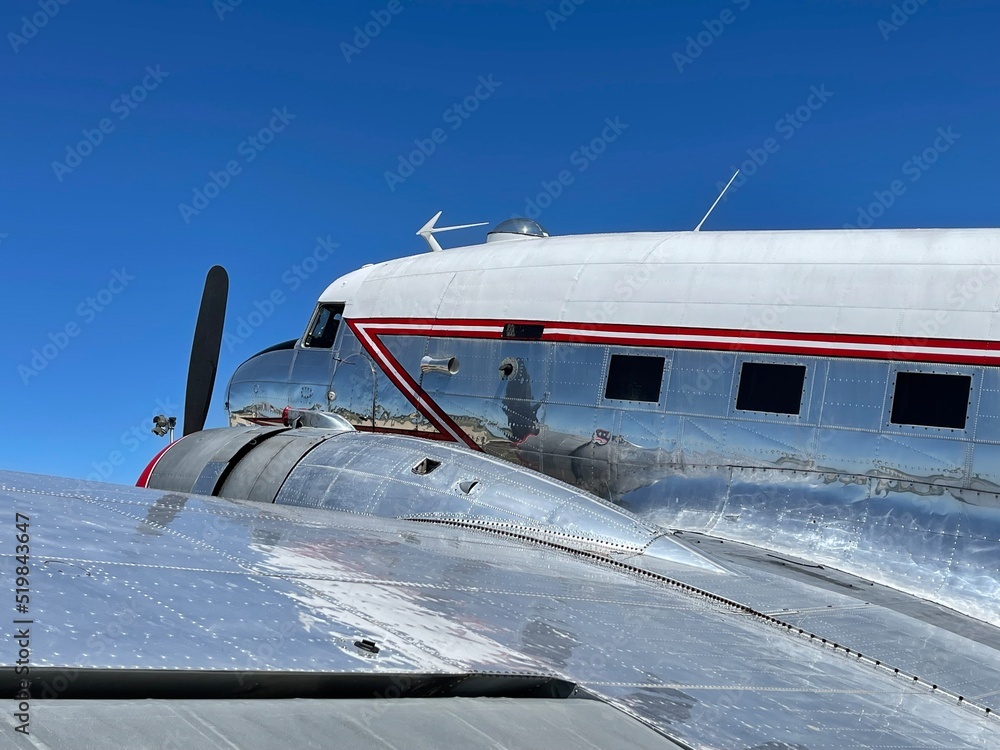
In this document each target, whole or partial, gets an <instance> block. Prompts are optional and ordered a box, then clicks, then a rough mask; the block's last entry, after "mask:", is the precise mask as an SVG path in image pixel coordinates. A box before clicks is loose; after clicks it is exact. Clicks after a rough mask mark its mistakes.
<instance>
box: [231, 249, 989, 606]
mask: <svg viewBox="0 0 1000 750" xmlns="http://www.w3.org/2000/svg"><path fill="white" fill-rule="evenodd" d="M998 256H1000V232H997V231H995V230H963V231H947V230H934V231H930V230H928V231H926V232H915V231H910V232H894V231H887V232H811V233H810V232H785V233H782V232H772V233H713V234H712V235H707V236H698V235H692V234H691V233H683V234H681V233H677V234H664V235H621V236H613V235H605V236H592V237H582V238H572V237H570V238H551V239H545V240H527V241H512V242H506V243H496V245H495V246H492V245H490V244H488V245H484V246H478V247H471V248H463V249H459V250H453V251H447V252H444V253H434V254H430V255H425V256H416V257H415V258H406V259H402V260H400V261H394V262H390V263H386V264H380V265H379V266H374V267H371V268H366V269H362V271H359V272H357V273H355V274H351V275H349V276H347V277H344V279H341V280H338V281H337V282H335V283H334V284H333V285H331V287H330V288H329V289H328V290H327V291H326V292H325V293H324V295H323V297H322V298H321V303H323V302H333V301H338V302H344V303H346V309H345V312H344V318H345V321H346V322H345V324H342V325H341V327H340V330H339V332H338V334H337V338H336V342H335V343H334V345H333V347H332V349H322V350H321V349H310V348H307V347H303V346H302V345H301V343H302V342H301V341H300V342H299V343H298V344H296V346H295V348H294V349H289V350H285V351H277V352H270V353H267V354H263V355H261V356H259V357H256V358H253V359H251V360H249V361H248V362H247V363H245V364H244V365H243V366H242V367H241V368H240V369H239V370H238V371H237V373H236V374H235V375H234V377H233V381H232V383H231V385H230V393H229V410H230V415H231V419H232V421H233V422H245V421H267V420H273V419H277V418H279V417H280V414H281V411H282V409H283V408H284V407H285V406H292V407H293V408H296V409H314V410H318V411H329V412H333V413H336V414H338V415H340V416H342V417H344V418H346V419H348V420H349V421H351V422H352V423H354V424H355V425H356V426H357V427H358V428H359V429H375V430H377V431H388V432H400V433H405V434H418V435H422V436H425V437H429V438H434V439H442V440H449V441H457V442H464V443H465V444H467V445H468V446H469V447H470V448H473V449H479V450H483V451H486V452H488V453H490V454H493V455H496V456H499V457H502V458H505V459H508V460H510V461H513V462H516V463H520V464H523V465H526V466H529V467H531V468H534V469H537V470H539V471H542V472H544V473H546V474H549V475H551V476H553V477H556V478H558V479H561V480H564V481H567V482H569V483H572V484H574V485H576V486H578V487H581V488H584V489H587V490H590V491H591V492H594V493H595V494H597V495H599V496H602V497H605V498H608V499H611V500H613V501H614V502H616V503H618V504H620V505H622V506H623V507H625V508H626V509H628V510H631V511H633V512H634V513H636V514H638V515H640V516H642V517H643V519H644V520H646V521H647V522H651V523H655V524H657V525H659V526H662V527H665V528H674V529H685V530H693V531H702V532H707V533H711V534H713V535H715V536H718V537H723V538H729V539H735V540H739V541H744V542H748V543H752V544H755V545H758V546H762V547H767V548H770V549H774V550H778V551H780V552H782V553H785V554H794V555H800V556H802V557H806V558H808V559H810V560H812V561H814V562H816V563H827V564H831V565H835V566H837V567H840V568H842V569H847V570H850V571H853V572H857V573H860V574H862V575H865V576H866V577H867V578H870V579H872V580H876V581H882V582H885V583H889V584H892V585H894V586H897V587H900V588H902V589H904V590H908V591H911V592H913V593H916V594H918V595H921V596H926V597H928V598H932V599H935V600H937V601H941V602H942V603H945V604H949V605H951V606H955V607H957V608H959V609H961V610H962V611H965V612H968V613H970V614H973V615H974V616H980V617H982V618H984V619H987V620H991V621H994V622H996V621H997V620H998V618H1000V610H998V605H997V603H996V602H997V601H998V600H1000V573H998V555H997V540H998V539H1000V460H998V456H1000V403H998V398H997V395H998V394H1000V368H998V367H997V364H998V363H1000V351H998V350H997V345H996V344H995V343H994V339H995V338H996V334H995V332H996V331H997V330H1000V316H998V309H1000V308H998V304H997V300H998V294H997V290H996V284H995V280H996V275H995V273H994V271H993V268H994V259H996V258H997V257H998ZM515 323H516V324H521V325H529V324H530V326H534V328H531V329H529V330H528V332H527V334H525V330H526V329H519V330H516V331H515V330H512V329H510V328H508V326H509V325H510V324H515ZM518 334H521V335H518ZM526 338H529V339H531V340H525V339H526ZM616 354H618V355H621V354H627V355H640V356H651V357H662V358H663V361H664V368H663V375H662V381H661V383H660V388H659V397H658V399H657V400H656V401H645V402H639V401H630V400H623V399H615V398H609V397H608V395H607V390H606V383H607V381H608V377H609V366H610V362H611V358H612V357H613V356H614V355H616ZM426 357H430V358H432V359H434V360H439V359H450V358H456V359H457V360H458V362H459V364H460V369H459V371H458V372H457V373H455V374H450V373H449V372H447V371H445V370H443V368H434V367H426V366H425V367H424V368H423V369H422V368H421V361H422V360H424V358H426ZM369 362H371V363H372V364H373V365H374V366H373V367H370V366H369V364H368V363H369ZM745 362H765V363H781V364H793V365H797V366H804V367H805V368H806V370H805V372H806V374H805V379H804V385H803V391H802V398H801V404H800V408H799V413H798V414H795V415H789V414H778V413H766V412H760V411H748V410H741V409H738V408H737V389H738V386H739V378H740V373H741V368H742V365H743V364H744V363H745ZM505 367H506V369H505ZM900 371H905V372H927V373H940V374H952V375H956V374H960V375H968V376H970V377H971V388H970V393H969V407H968V412H967V417H966V421H965V425H964V428H962V429H956V428H944V427H928V426H913V425H907V424H898V423H894V422H893V421H892V420H891V419H890V415H891V410H892V398H893V383H894V382H895V379H896V375H897V373H898V372H900ZM373 403H374V405H375V408H374V413H373V409H372V404H373Z"/></svg>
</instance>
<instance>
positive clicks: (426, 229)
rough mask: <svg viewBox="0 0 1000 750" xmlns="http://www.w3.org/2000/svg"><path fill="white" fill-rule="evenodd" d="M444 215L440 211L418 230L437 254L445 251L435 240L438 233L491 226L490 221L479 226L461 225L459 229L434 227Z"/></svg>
mask: <svg viewBox="0 0 1000 750" xmlns="http://www.w3.org/2000/svg"><path fill="white" fill-rule="evenodd" d="M443 213H444V211H438V212H437V213H436V214H434V216H432V217H431V220H430V221H428V222H427V223H426V224H424V225H423V226H422V227H420V229H418V230H417V234H418V235H420V236H421V237H423V238H424V239H425V240H427V244H428V245H430V247H431V250H433V251H434V252H436V253H439V252H441V251H442V250H443V249H444V248H443V247H441V245H440V244H438V241H437V240H436V239H434V235H435V234H436V233H437V232H450V231H451V230H452V229H468V228H469V227H483V226H486V225H487V224H489V222H488V221H481V222H479V223H478V224H460V225H459V226H457V227H436V226H434V225H435V224H436V223H437V220H438V219H440V218H441V214H443Z"/></svg>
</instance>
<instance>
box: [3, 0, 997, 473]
mask: <svg viewBox="0 0 1000 750" xmlns="http://www.w3.org/2000/svg"><path fill="white" fill-rule="evenodd" d="M577 1H578V2H579V0H577ZM356 27H357V28H358V29H360V32H361V34H360V35H359V34H358V32H357V31H356ZM366 30H367V31H366ZM0 32H2V33H3V34H4V38H3V39H0V86H2V92H3V117H2V119H0V128H2V131H0V132H2V145H0V174H2V179H0V195H2V200H0V258H2V262H3V266H2V268H3V275H2V284H3V293H2V295H0V321H2V323H0V325H2V339H0V340H2V345H3V355H2V356H3V367H2V368H0V389H2V392H3V393H4V396H5V398H4V401H5V403H6V404H7V406H6V408H5V409H4V410H3V413H2V417H0V467H3V468H13V469H21V470H25V471H37V472H43V473H55V474H61V475H66V476H76V477H85V476H87V475H89V474H95V473H97V474H102V475H105V476H107V477H108V478H109V479H110V480H111V481H115V482H122V483H131V482H133V481H134V480H135V477H136V476H137V475H138V473H139V471H140V470H141V468H142V467H143V466H144V465H145V463H146V462H147V461H148V459H149V458H150V456H151V455H152V454H153V453H154V452H155V451H156V450H157V449H158V448H159V446H161V445H162V444H163V443H162V441H161V440H160V439H158V438H154V437H153V436H152V435H150V434H149V432H148V427H149V424H148V420H149V417H151V416H152V415H153V414H154V413H156V412H158V411H162V410H164V408H169V409H172V412H173V413H176V414H178V415H180V413H181V406H180V405H181V403H182V398H183V394H182V392H183V389H184V380H185V373H186V368H187V357H188V349H189V346H190V339H191V334H192V329H193V326H194V319H195V315H196V308H197V304H198V299H199V296H200V293H201V286H202V284H203V280H204V274H205V271H206V270H207V268H208V267H209V266H210V265H212V264H213V263H222V264H224V265H225V266H226V267H227V268H228V269H229V271H230V275H231V278H232V290H231V296H230V308H229V315H230V317H229V321H230V322H229V324H228V330H229V331H230V332H231V333H232V332H234V331H235V330H236V325H237V323H238V321H239V318H240V317H241V316H242V317H244V318H245V317H246V316H248V315H249V314H250V313H251V312H253V311H254V309H255V303H257V302H260V301H262V300H265V299H267V298H268V297H269V295H270V294H271V293H272V292H273V291H274V290H280V291H281V293H282V295H283V296H282V297H281V299H283V300H284V301H283V303H282V304H280V305H278V306H277V307H276V308H275V309H274V311H273V314H271V315H270V316H269V317H268V318H267V319H266V320H265V321H264V322H263V324H262V325H260V326H259V327H257V328H256V329H254V330H253V332H252V335H250V336H249V337H248V338H247V339H246V340H245V341H241V342H234V341H233V340H230V345H229V346H225V347H224V348H223V352H222V361H221V364H220V375H219V382H218V387H217V391H216V394H217V395H216V399H215V402H214V403H213V406H212V410H211V412H210V416H209V426H212V425H221V424H223V423H224V418H225V415H224V410H223V407H222V403H223V401H224V387H225V383H226V380H227V378H228V376H229V374H230V373H231V372H232V370H233V368H234V367H235V366H236V365H238V364H239V363H240V362H241V361H242V360H244V359H246V358H247V357H249V356H251V355H252V354H253V353H254V352H256V351H258V350H260V349H262V348H264V347H266V346H268V345H270V344H272V343H274V342H277V341H281V340H285V339H289V338H294V337H296V336H297V335H299V334H300V333H301V331H302V329H303V327H304V326H305V323H306V319H307V318H308V316H309V314H310V311H311V310H312V307H313V305H314V303H315V299H316V297H317V295H318V294H319V293H320V292H321V291H322V289H323V288H324V287H325V286H326V285H327V284H328V283H329V282H330V281H331V280H333V279H334V278H336V277H337V276H339V275H341V274H342V273H345V272H347V271H350V270H353V269H354V268H356V267H358V266H360V265H361V264H363V263H368V262H373V261H379V260H384V259H388V258H392V257H398V256H402V255H407V254H412V253H415V252H421V251H423V250H424V246H423V243H422V241H421V240H420V239H419V238H417V237H415V236H414V232H415V231H416V230H417V229H418V228H419V227H420V225H421V224H423V223H424V222H425V221H426V220H427V219H428V218H429V217H430V216H431V215H432V214H433V213H434V212H436V211H437V210H439V209H444V211H445V214H444V222H445V223H466V222H473V221H489V222H491V223H497V222H499V221H501V220H503V219H505V218H507V217H509V216H511V215H516V214H524V213H526V212H529V213H533V212H535V210H536V209H535V208H534V207H535V206H538V205H542V207H543V209H544V210H541V214H540V217H539V218H540V221H541V222H542V223H543V224H544V225H545V226H546V227H547V228H548V229H549V231H550V232H552V233H563V234H567V233H583V232H597V231H600V232H607V231H628V230H674V229H690V228H693V227H694V225H695V224H696V223H697V221H698V220H699V219H700V218H701V216H702V214H703V213H704V212H705V211H706V210H707V208H708V206H709V205H710V204H711V202H712V200H713V199H714V198H715V196H716V194H717V192H718V190H717V184H718V183H720V182H725V181H726V180H727V179H728V178H729V176H730V174H731V169H730V167H731V165H737V166H738V165H740V164H741V163H743V162H745V161H747V160H748V159H752V158H754V157H756V160H757V161H758V162H762V163H761V164H760V165H759V166H758V165H756V164H753V169H752V170H751V171H754V172H755V173H754V174H753V175H752V176H751V177H749V178H748V179H747V180H746V182H745V183H743V184H741V185H740V186H739V189H738V190H736V191H735V192H733V193H732V194H731V195H730V196H729V197H727V200H726V201H725V203H723V204H720V206H719V208H718V209H717V210H716V212H715V214H714V215H713V216H712V218H711V219H710V220H709V223H708V224H706V227H705V228H706V229H768V228H820V227H840V226H843V225H844V224H846V223H852V224H856V223H858V222H859V220H862V221H868V219H865V218H864V217H865V216H871V213H875V214H878V217H877V218H874V217H873V218H872V219H870V220H872V221H874V226H877V227H928V226H934V227H937V226H948V227H950V226H997V225H998V224H1000V220H998V218H997V216H998V209H1000V200H998V198H997V195H998V182H997V175H998V173H1000V140H998V137H997V134H998V133H1000V43H998V33H1000V3H997V1H996V0H948V1H947V2H945V1H944V0H926V2H920V0H907V2H901V3H896V4H894V3H892V2H879V1H877V0H842V1H839V2H834V1H833V0H829V1H824V0H812V1H810V0H774V1H771V2H766V1H765V0H713V1H710V2H669V3H668V2H663V1H662V0H659V1H656V2H653V1H648V2H639V1H634V2H623V1H619V2H601V1H600V0H585V1H584V2H579V5H577V4H575V3H574V2H572V0H563V2H562V3H561V4H560V2H558V0H519V1H516V0H512V1H511V2H475V1H473V0H468V1H464V2H463V1H462V0H451V1H450V2H409V1H408V0H396V1H394V2H388V0H386V1H385V2H383V1H382V0H376V1H375V2H365V3H351V2H345V3H319V2H302V1H301V0H281V2H278V1H277V0H242V2H238V0H218V1H217V2H215V3H213V2H212V0H169V2H168V1H167V0H145V1H144V2H142V3H132V2H124V0H69V2H67V3H66V4H65V5H63V4H60V2H59V0H41V2H39V0H8V2H6V3H4V6H3V10H2V11H0ZM123 97H124V98H123ZM456 106H457V108H456ZM275 112H278V113H280V114H281V116H280V117H279V116H278V115H276V114H275ZM609 122H610V123H613V124H614V126H613V127H612V126H611V125H609V124H608V123H609ZM102 126H103V127H102ZM262 129H264V130H265V132H264V133H263V134H261V133H260V131H261V130H262ZM435 129H439V130H438V131H437V133H435ZM435 136H436V141H437V142H435ZM88 138H89V141H92V142H98V141H99V142H98V143H97V145H95V146H90V144H89V143H88V142H87V140H88ZM251 138H252V139H253V140H250V139H251ZM81 141H83V144H82V145H81ZM421 142H422V143H423V146H424V150H425V151H429V150H430V147H431V146H433V149H434V150H433V153H431V154H430V155H427V156H424V155H423V154H419V153H418V154H417V155H416V157H415V158H414V159H411V158H410V154H411V152H413V151H414V150H415V149H417V148H418V145H419V143H421ZM583 149H586V150H583ZM421 157H423V158H421ZM765 157H766V160H765ZM914 157H917V160H914ZM413 162H421V163H419V164H418V165H416V166H414V165H413ZM227 166H228V167H229V168H230V173H226V171H227ZM411 167H412V173H411V171H410V168H411ZM210 173H214V174H215V181H216V183H217V184H218V183H222V184H224V187H222V188H219V189H216V188H215V187H214V186H213V187H209V188H208V189H207V190H206V189H205V186H206V184H207V183H209V182H210V180H211V179H212V178H211V176H210ZM393 173H394V174H395V176H392V174H393ZM560 175H562V177H563V184H559V182H560ZM894 183H896V192H895V194H893V193H892V189H893V184H894ZM546 185H548V188H546ZM196 189H198V190H201V191H203V194H205V193H207V195H208V198H207V199H203V198H198V202H197V203H196V202H195V200H196V195H195V191H196ZM546 190H547V192H548V196H545V197H542V198H541V199H539V198H538V196H539V194H541V193H544V192H546ZM553 193H558V195H557V196H556V197H555V198H551V199H550V196H551V194H553ZM876 194H878V195H881V196H882V200H883V203H888V202H889V198H890V196H891V198H892V201H891V202H892V205H891V206H889V207H888V208H886V209H884V210H880V209H879V208H875V209H874V210H873V211H872V212H868V206H870V204H872V203H873V202H875V201H876V199H877V195H876ZM529 200H531V201H534V203H530V204H529ZM181 204H186V205H187V206H189V207H190V208H183V207H181ZM862 211H865V213H864V214H862V213H861V212H862ZM195 212H197V213H195ZM484 231H485V230H478V229H477V230H467V231H466V232H463V233H461V234H459V235H452V236H449V235H444V236H442V240H443V242H444V244H445V245H446V246H447V245H448V244H449V243H451V244H455V243H456V242H457V243H460V244H465V243H472V242H475V241H478V240H479V239H481V237H482V236H483V232H484ZM317 238H323V239H324V241H327V238H329V241H331V242H332V243H336V244H337V245H338V247H337V248H336V250H335V251H334V252H333V253H331V254H330V255H329V257H328V258H326V259H325V260H323V261H322V262H321V263H315V264H314V263H313V262H312V261H307V262H306V263H305V265H303V261H304V260H305V259H307V258H309V257H310V256H312V254H313V252H314V249H315V248H316V246H317ZM319 255H320V256H321V257H325V256H326V255H327V253H326V251H325V250H323V251H321V252H320V253H319ZM296 266H298V267H299V269H300V270H299V271H296ZM307 268H309V269H312V270H311V272H307V271H306V270H305V269H307ZM116 274H117V276H116ZM67 327H69V330H70V331H71V332H72V333H73V335H70V333H68V332H67ZM47 345H48V348H46V347H47ZM36 354H37V355H41V356H42V359H41V360H39V359H38V357H37V356H36ZM46 354H47V355H54V356H51V357H49V356H45V355H46ZM39 365H44V368H42V367H40V366H39ZM112 464H117V465H112Z"/></svg>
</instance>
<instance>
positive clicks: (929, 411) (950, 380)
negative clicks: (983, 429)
mask: <svg viewBox="0 0 1000 750" xmlns="http://www.w3.org/2000/svg"><path fill="white" fill-rule="evenodd" d="M971 388H972V376H971V375H937V374H933V373H928V372H897V373H896V389H895V391H894V392H893V394H892V416H891V417H890V418H889V419H890V421H891V422H892V423H893V424H912V425H920V426H922V427H950V428H951V429H953V430H964V429H965V419H966V416H967V414H968V412H969V391H970V390H971Z"/></svg>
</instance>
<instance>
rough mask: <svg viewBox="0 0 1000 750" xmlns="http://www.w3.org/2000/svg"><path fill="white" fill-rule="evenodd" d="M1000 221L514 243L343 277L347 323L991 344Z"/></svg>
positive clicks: (997, 300) (334, 294)
mask: <svg viewBox="0 0 1000 750" xmlns="http://www.w3.org/2000/svg"><path fill="white" fill-rule="evenodd" d="M998 260H1000V229H907V230H819V231H817V230H810V231H753V232H698V233H695V232H648V233H645V232H643V233H638V232H637V233H625V234H596V235H576V236H560V237H547V238H531V239H516V240H511V241H498V242H490V243H488V244H482V245H473V246H468V247H461V248H455V249H452V250H446V251H443V252H436V253H431V252H427V253H423V254H420V255H414V256H410V257H406V258H400V259H398V260H393V261H388V262H385V263H379V264H377V265H374V266H369V267H366V268H363V269H360V270H358V271H355V272H354V273H351V274H348V275H346V276H344V277H341V278H340V279H338V280H337V281H335V282H334V283H333V284H331V285H330V286H329V287H328V288H327V289H326V291H325V292H324V293H323V295H322V296H321V298H320V301H321V302H334V301H337V302H346V303H347V305H348V307H347V311H346V314H347V316H348V317H349V318H354V319H364V318H415V319H423V320H426V319H431V318H434V319H464V320H470V319H472V320H474V319H489V320H497V319H509V320H519V321H542V322H576V323H621V324H625V325H653V326H682V327H690V328H722V329H736V330H766V331H779V332H816V333H829V334H837V333H845V334H870V335H883V336H896V337H899V336H906V337H909V336H912V337H923V338H927V337H933V338H952V339H975V340H994V339H996V338H997V334H998V332H1000V319H998V310H1000V307H998V305H1000V284H998V283H997V273H996V269H997V263H998Z"/></svg>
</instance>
